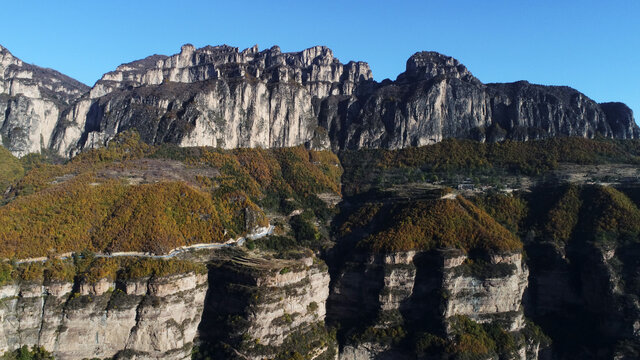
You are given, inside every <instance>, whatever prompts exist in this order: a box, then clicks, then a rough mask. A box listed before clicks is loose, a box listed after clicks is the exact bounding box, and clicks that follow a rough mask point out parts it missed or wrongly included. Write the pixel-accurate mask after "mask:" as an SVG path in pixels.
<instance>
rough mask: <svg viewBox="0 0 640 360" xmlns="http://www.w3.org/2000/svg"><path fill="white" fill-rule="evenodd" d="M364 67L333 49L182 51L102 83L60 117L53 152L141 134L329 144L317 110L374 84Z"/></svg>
mask: <svg viewBox="0 0 640 360" xmlns="http://www.w3.org/2000/svg"><path fill="white" fill-rule="evenodd" d="M371 78H372V75H371V70H369V67H368V66H367V64H365V63H362V62H350V63H348V64H342V63H340V62H339V61H338V60H337V59H336V58H334V57H333V53H332V51H331V50H330V49H328V48H326V47H323V46H317V47H313V48H309V49H306V50H304V51H301V52H298V53H282V52H281V51H280V49H279V48H278V47H273V48H271V49H268V50H265V51H261V52H258V49H257V47H253V48H250V49H246V50H244V51H238V49H237V48H233V47H229V46H226V45H224V46H216V47H211V46H207V47H204V48H201V49H195V48H194V47H193V46H192V45H185V46H183V47H182V49H181V52H180V53H179V54H176V55H173V56H170V57H166V56H159V55H154V56H151V57H148V58H146V59H144V60H140V61H136V62H133V63H130V64H125V65H121V66H120V67H118V68H117V69H116V70H115V71H113V72H110V73H107V74H105V75H104V76H103V77H102V79H101V80H99V81H98V82H97V83H96V85H95V86H94V87H93V89H91V91H90V93H89V94H87V95H86V96H85V97H84V98H83V99H81V100H80V101H79V102H78V103H77V104H76V106H75V107H74V108H73V109H70V110H69V111H68V112H67V113H65V114H63V115H62V117H63V118H64V119H65V121H64V124H62V126H59V127H58V129H57V130H56V137H55V138H56V140H55V141H54V147H55V149H56V150H58V151H59V152H60V153H61V154H66V153H68V152H69V151H73V149H75V148H83V147H87V146H89V147H90V146H100V145H102V144H104V142H105V141H107V140H108V139H110V138H111V137H113V136H114V135H115V134H116V133H117V132H119V131H122V130H125V129H128V128H136V129H138V130H139V131H140V132H141V134H142V136H143V138H144V139H145V140H146V141H148V142H152V143H161V142H174V143H177V144H180V145H182V146H219V147H223V148H234V147H282V146H295V145H300V144H305V143H309V142H311V141H313V140H314V139H316V141H315V142H316V143H318V142H320V143H327V144H328V139H326V134H325V133H324V132H322V131H320V132H318V131H317V127H318V122H317V119H316V116H315V113H314V111H313V110H314V102H315V101H317V100H319V99H324V98H327V97H328V96H332V95H342V96H351V95H352V94H353V93H354V91H355V89H356V87H357V85H358V84H359V83H360V82H363V81H370V80H371Z"/></svg>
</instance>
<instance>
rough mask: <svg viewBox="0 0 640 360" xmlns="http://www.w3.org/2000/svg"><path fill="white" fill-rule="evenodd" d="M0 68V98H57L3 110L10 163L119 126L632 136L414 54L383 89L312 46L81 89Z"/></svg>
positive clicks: (400, 144)
mask: <svg viewBox="0 0 640 360" xmlns="http://www.w3.org/2000/svg"><path fill="white" fill-rule="evenodd" d="M3 51H4V52H3V53H6V54H8V52H6V50H3ZM5 58H7V59H9V60H3V61H4V62H3V63H7V64H9V63H11V64H13V63H16V64H17V63H20V64H21V65H20V66H18V65H12V66H6V70H5V75H4V76H5V79H9V80H5V82H7V81H9V82H7V83H12V84H14V85H11V86H9V85H5V86H4V88H3V92H4V93H7V94H8V95H9V96H13V95H11V94H17V93H21V94H23V96H27V97H28V98H29V99H45V100H46V99H49V98H50V97H55V96H57V97H58V98H60V99H61V103H60V104H59V105H56V106H54V105H53V104H49V103H47V104H49V105H46V106H48V107H46V106H45V104H44V103H43V104H39V105H38V106H37V107H34V108H33V109H31V108H28V106H27V105H26V104H22V105H21V104H20V103H15V104H13V105H11V106H12V108H14V109H20V110H14V111H13V113H12V112H8V114H13V115H11V116H12V117H7V120H5V121H4V122H5V125H4V126H3V134H4V135H5V137H6V138H7V143H10V144H13V145H10V148H11V150H12V151H13V152H14V154H17V155H24V154H25V153H27V152H30V151H38V150H39V149H40V148H41V147H43V148H51V149H53V150H55V151H56V152H58V153H59V154H61V155H63V156H70V155H73V154H75V153H77V151H79V150H81V149H83V148H87V147H95V146H102V145H104V144H105V143H106V142H107V141H108V140H109V139H111V138H113V136H115V134H117V133H119V132H121V131H124V130H127V129H131V128H135V129H137V130H138V131H139V132H140V133H141V135H142V137H143V139H144V140H145V141H147V142H149V143H163V142H171V143H176V144H179V145H181V146H216V147H222V148H235V147H283V146H294V145H301V144H306V145H307V146H309V147H313V148H332V149H333V150H339V149H354V148H378V147H383V148H404V147H408V146H417V145H425V144H431V143H435V142H439V141H441V140H442V139H445V138H451V137H455V138H472V139H477V140H481V141H500V140H504V139H516V140H528V139H540V138H547V137H553V136H567V135H571V136H582V137H594V136H595V135H596V134H600V135H602V136H605V137H611V138H622V139H626V138H636V137H638V136H640V130H639V129H638V127H637V125H636V124H635V122H634V120H633V114H632V112H631V110H630V109H629V108H628V107H626V106H625V105H624V104H620V103H606V104H597V103H595V102H594V101H593V100H591V99H589V98H588V97H587V96H585V95H584V94H582V93H580V92H578V91H576V90H574V89H571V88H568V87H557V86H541V85H532V84H529V83H527V82H525V81H520V82H516V83H510V84H483V83H481V82H480V81H479V80H478V79H477V78H475V77H474V76H473V75H472V74H471V72H469V70H467V68H466V67H465V66H464V65H462V64H460V63H459V62H458V61H457V60H455V59H453V58H451V57H448V56H444V55H441V54H438V53H434V52H420V53H416V54H415V55H413V56H412V57H411V58H409V60H408V61H407V65H406V71H405V72H403V73H402V74H400V75H399V76H398V78H397V79H396V80H395V81H390V80H385V81H383V82H380V83H379V82H376V81H374V80H373V79H372V73H371V70H370V69H369V67H368V65H367V64H366V63H364V62H349V63H347V64H343V63H341V62H340V61H339V60H338V59H337V58H335V57H334V56H333V53H332V51H331V50H330V49H328V48H326V47H323V46H316V47H312V48H309V49H306V50H303V51H301V52H295V53H283V52H281V51H280V48H278V47H277V46H274V47H272V48H270V49H267V50H263V51H259V50H258V48H257V47H255V46H254V47H252V48H248V49H245V50H243V51H239V50H238V49H237V48H234V47H230V46H226V45H223V46H215V47H212V46H206V47H203V48H200V49H196V48H195V47H194V46H192V45H184V46H183V47H182V49H181V51H180V53H179V54H175V55H172V56H163V55H153V56H150V57H148V58H145V59H143V60H138V61H134V62H132V63H128V64H123V65H121V66H119V67H118V68H117V69H116V70H114V71H111V72H108V73H106V74H105V75H103V77H102V78H101V79H100V80H98V81H97V82H96V84H95V85H94V87H93V88H91V90H90V91H87V89H86V88H85V87H84V86H82V85H81V84H78V83H76V82H73V81H72V80H70V79H67V78H64V77H63V76H62V75H60V74H57V73H54V72H52V71H49V70H47V71H39V72H37V71H14V70H11V69H18V68H20V67H21V66H22V67H24V66H25V65H24V64H22V62H20V61H19V60H17V59H15V58H13V57H12V56H10V55H5ZM31 68H32V69H36V68H35V67H31ZM37 69H39V68H37ZM40 70H42V69H40ZM54 75H55V76H54ZM26 79H36V80H30V81H31V82H30V83H29V82H26ZM63 80H64V81H63ZM54 83H55V84H61V85H59V86H55V87H54V86H51V84H54ZM34 84H37V85H34ZM29 89H30V90H29ZM38 89H40V90H39V91H38ZM44 89H47V91H46V92H47V94H44V93H43V90H44ZM52 92H53V95H51V93H52ZM24 94H27V95H24ZM54 95H55V96H54ZM80 95H82V96H80ZM7 101H8V100H7ZM29 101H31V102H33V100H29ZM43 101H44V100H43ZM5 102H6V101H5ZM4 107H5V108H7V109H8V108H9V105H4ZM11 129H23V130H22V131H23V133H19V132H18V130H12V131H13V132H11V131H10V130H11ZM40 135H42V136H40ZM19 144H21V145H19Z"/></svg>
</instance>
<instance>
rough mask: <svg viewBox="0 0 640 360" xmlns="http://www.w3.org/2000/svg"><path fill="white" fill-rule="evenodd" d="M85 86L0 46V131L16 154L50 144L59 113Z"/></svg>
mask: <svg viewBox="0 0 640 360" xmlns="http://www.w3.org/2000/svg"><path fill="white" fill-rule="evenodd" d="M88 90H89V87H88V86H86V85H84V84H82V83H80V82H78V81H76V80H74V79H72V78H70V77H68V76H65V75H63V74H61V73H59V72H57V71H55V70H51V69H45V68H41V67H38V66H35V65H31V64H26V63H24V62H23V61H22V60H20V59H18V58H16V57H15V56H13V55H12V54H11V53H10V52H9V50H7V49H5V48H4V47H2V46H0V134H1V135H2V144H3V145H4V146H5V147H6V148H8V149H9V150H11V152H12V153H13V154H14V155H16V156H24V155H26V154H28V153H32V152H40V150H41V149H43V148H45V149H46V148H49V147H50V146H51V137H52V135H53V132H54V129H55V127H56V126H57V125H59V124H58V120H59V119H60V113H61V112H62V110H64V109H66V108H67V107H68V106H69V105H70V104H71V103H73V102H75V101H76V100H77V99H78V98H79V97H80V96H81V95H82V94H84V93H86V92H87V91H88Z"/></svg>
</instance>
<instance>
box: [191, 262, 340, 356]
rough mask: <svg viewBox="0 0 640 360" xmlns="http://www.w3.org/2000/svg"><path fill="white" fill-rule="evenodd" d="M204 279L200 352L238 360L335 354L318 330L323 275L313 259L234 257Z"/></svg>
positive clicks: (322, 306)
mask: <svg viewBox="0 0 640 360" xmlns="http://www.w3.org/2000/svg"><path fill="white" fill-rule="evenodd" d="M209 276H210V278H211V279H212V282H211V288H210V289H209V295H208V296H207V301H206V307H205V313H204V316H203V322H202V324H201V325H200V342H201V344H202V347H204V348H212V349H217V350H218V351H222V352H223V353H224V355H221V354H218V356H223V357H225V358H243V359H263V358H272V357H274V356H276V355H280V356H282V355H284V354H292V353H293V352H294V351H295V352H297V353H299V354H301V355H303V356H305V358H327V359H329V358H332V357H333V354H335V353H336V344H335V343H334V342H333V341H331V338H330V337H329V336H328V334H327V333H326V329H325V327H324V319H325V314H326V301H327V297H328V296H329V273H328V271H327V268H326V265H324V263H322V262H321V261H319V260H318V259H315V258H303V259H300V260H289V261H283V260H271V261H269V260H265V259H260V258H254V257H244V256H243V257H235V258H233V259H230V260H224V261H223V262H222V263H219V266H214V267H213V269H212V270H211V272H210V274H209ZM300 339H304V340H303V341H304V342H305V343H304V344H300ZM300 346H302V347H300Z"/></svg>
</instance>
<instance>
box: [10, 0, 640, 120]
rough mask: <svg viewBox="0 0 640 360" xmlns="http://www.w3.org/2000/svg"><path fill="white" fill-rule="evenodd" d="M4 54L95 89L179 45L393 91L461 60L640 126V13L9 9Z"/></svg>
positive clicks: (508, 4) (589, 2)
mask: <svg viewBox="0 0 640 360" xmlns="http://www.w3.org/2000/svg"><path fill="white" fill-rule="evenodd" d="M2 9H3V17H2V21H0V34H1V35H0V44H2V45H3V46H5V47H7V48H8V49H9V50H10V51H11V52H12V53H13V54H14V55H16V56H18V57H20V58H21V59H23V60H25V61H27V62H30V63H34V64H36V65H40V66H45V67H51V68H54V69H56V70H59V71H61V72H63V73H65V74H67V75H69V76H72V77H74V78H76V79H78V80H80V81H82V82H84V83H87V84H89V85H92V84H93V83H94V82H95V81H96V80H97V79H98V78H99V77H100V76H101V75H102V74H103V73H104V72H107V71H110V70H112V69H114V68H115V67H116V66H118V65H119V64H121V63H124V62H129V61H132V60H136V59H139V58H143V57H145V56H147V55H151V54H154V53H157V54H173V53H176V52H178V51H179V49H180V45H182V44H184V43H192V44H194V45H196V46H197V47H201V46H205V45H218V44H229V45H232V46H237V47H239V48H241V49H242V48H246V47H249V46H252V45H254V44H258V46H259V47H260V48H261V49H265V48H268V47H271V46H272V45H279V46H280V47H281V48H282V50H283V51H298V50H301V49H304V48H307V47H310V46H313V45H327V46H329V47H330V48H331V49H333V51H334V55H335V56H336V57H338V58H339V59H340V60H342V61H343V62H347V61H349V60H361V61H366V62H368V63H369V65H370V66H371V68H372V70H373V74H374V77H375V78H376V80H383V79H385V78H391V79H395V77H396V76H397V75H398V74H399V73H400V72H402V71H403V70H404V66H405V62H406V60H407V58H408V57H409V56H411V54H413V53H415V52H416V51H421V50H434V51H438V52H441V53H444V54H447V55H450V56H453V57H455V58H457V59H459V60H460V61H461V62H462V63H463V64H465V65H466V66H467V67H468V68H469V70H470V71H471V72H472V73H473V74H474V75H476V76H477V77H478V78H479V79H480V80H482V81H483V82H510V81H517V80H528V81H530V82H532V83H538V84H548V85H568V86H571V87H574V88H576V89H578V90H580V91H582V92H583V93H585V94H586V95H587V96H589V97H591V98H593V99H594V100H596V101H598V102H604V101H622V102H625V103H627V105H629V106H630V107H631V108H632V109H634V114H635V116H636V119H637V120H638V118H640V115H639V114H640V1H638V0H626V1H622V0H609V1H604V0H602V1H600V0H598V1H596V0H582V1H577V0H576V1H569V0H555V1H548V0H537V1H533V0H509V1H490V0H485V1H478V0H460V1H442V0H440V1H430V0H423V1H399V0H397V1H388V0H387V1H375V0H371V1H355V0H352V1H313V2H311V1H309V2H303V1H276V0H268V1H265V0H262V1H245V2H241V1H236V2H234V1H228V0H226V1H223V2H216V1H200V0H192V1H181V2H178V1H162V0H156V1H135V0H129V1H120V0H110V1H75V2H74V1H11V2H6V3H4V4H3V5H2Z"/></svg>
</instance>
